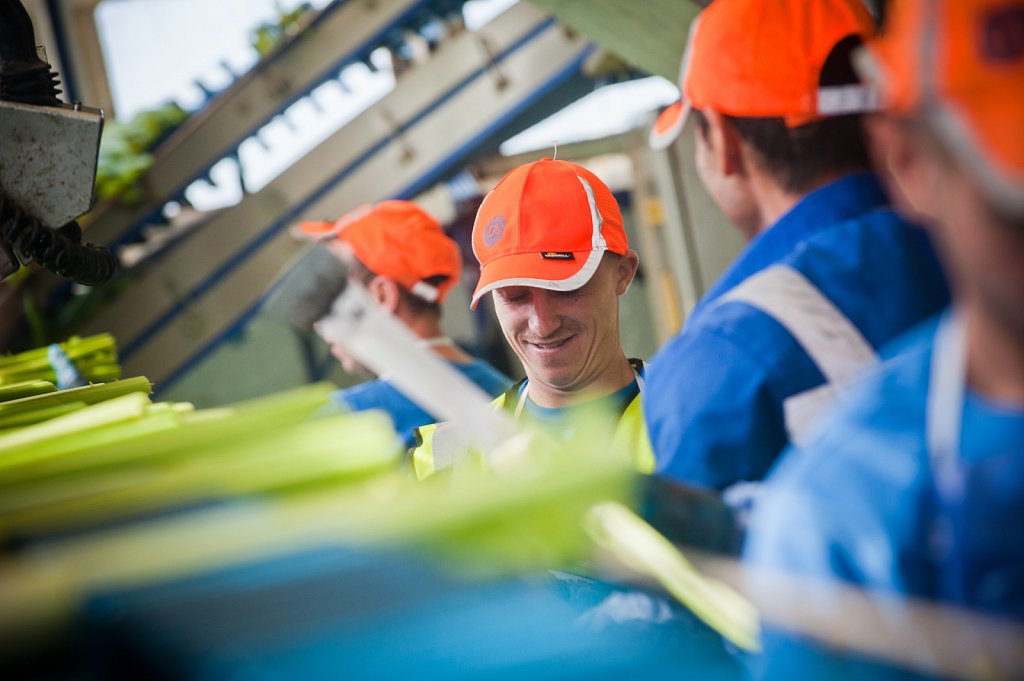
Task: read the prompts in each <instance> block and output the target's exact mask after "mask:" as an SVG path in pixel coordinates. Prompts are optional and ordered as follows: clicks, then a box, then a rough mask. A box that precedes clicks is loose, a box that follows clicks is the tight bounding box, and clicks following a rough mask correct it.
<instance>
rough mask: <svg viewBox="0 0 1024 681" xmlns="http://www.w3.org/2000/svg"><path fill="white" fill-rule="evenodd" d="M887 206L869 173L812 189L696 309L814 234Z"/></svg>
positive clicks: (746, 251) (758, 239)
mask: <svg viewBox="0 0 1024 681" xmlns="http://www.w3.org/2000/svg"><path fill="white" fill-rule="evenodd" d="M888 203H889V199H888V197H887V196H886V195H885V192H884V191H883V190H882V185H881V184H880V183H879V181H878V178H877V177H876V176H875V175H874V174H873V173H858V174H856V175H847V176H845V177H842V178H840V179H838V180H835V181H833V182H830V183H829V184H826V185H825V186H823V187H819V188H818V189H815V190H814V191H812V192H811V193H810V194H807V195H806V196H804V197H803V198H802V199H800V201H799V202H798V203H797V204H796V205H795V206H793V208H791V209H790V210H789V212H788V213H786V214H785V215H783V216H782V217H781V218H779V220H778V221H777V222H776V223H775V224H774V225H772V226H771V227H769V228H768V229H766V230H765V231H763V232H761V233H760V234H758V235H757V236H756V237H755V238H754V239H753V240H752V241H751V242H750V243H749V244H747V246H746V248H744V249H743V251H742V252H741V253H740V254H739V256H737V258H736V260H734V261H733V263H732V264H731V265H730V266H729V267H728V268H726V270H725V272H724V273H722V276H720V277H719V278H718V281H716V282H715V284H714V285H713V286H712V287H711V288H710V289H709V290H708V291H707V293H705V294H704V297H703V298H702V299H701V301H700V303H699V304H698V305H697V310H700V309H701V308H703V307H706V306H707V305H708V304H709V303H711V302H712V301H714V300H715V299H716V298H718V297H719V296H721V295H723V294H725V293H728V292H729V291H730V290H732V289H733V288H734V287H735V286H737V285H738V284H740V283H741V282H742V281H743V280H744V279H746V278H747V277H749V276H751V275H753V274H756V273H758V272H760V271H761V270H763V269H765V268H767V267H770V266H772V265H774V264H776V263H777V262H779V261H781V260H783V259H784V258H786V257H787V256H788V255H789V254H791V253H792V252H793V251H794V250H796V248H797V247H798V246H799V245H800V244H801V243H803V242H804V241H806V240H807V239H809V238H810V237H812V236H814V235H815V234H818V233H820V232H822V231H825V230H827V229H829V228H830V227H832V226H834V225H837V224H840V223H843V222H846V221H847V220H850V219H852V218H855V217H857V216H859V215H863V214H864V213H868V212H871V211H873V210H876V209H878V208H882V207H884V206H886V205H888ZM697 310H695V312H696V311H697Z"/></svg>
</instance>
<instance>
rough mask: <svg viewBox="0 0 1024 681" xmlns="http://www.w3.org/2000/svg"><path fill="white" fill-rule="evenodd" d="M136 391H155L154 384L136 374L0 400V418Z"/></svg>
mask: <svg viewBox="0 0 1024 681" xmlns="http://www.w3.org/2000/svg"><path fill="white" fill-rule="evenodd" d="M136 392H144V393H147V394H148V393H151V392H153V385H152V384H151V383H150V382H149V379H147V378H145V377H143V376H136V377H134V378H126V379H124V380H121V381H112V382H110V383H97V384H95V385H86V386H82V387H81V388H68V389H67V390H58V391H57V392H52V393H46V394H44V395H34V396H32V397H23V398H21V399H18V400H9V401H7V402H0V420H2V419H4V418H7V417H9V416H13V415H14V414H26V413H29V412H32V411H35V410H37V409H40V408H44V407H51V406H54V405H59V404H67V403H70V402H85V403H86V404H96V403H98V402H103V401H105V400H109V399H113V398H115V397H120V396H121V395H127V394H129V393H136Z"/></svg>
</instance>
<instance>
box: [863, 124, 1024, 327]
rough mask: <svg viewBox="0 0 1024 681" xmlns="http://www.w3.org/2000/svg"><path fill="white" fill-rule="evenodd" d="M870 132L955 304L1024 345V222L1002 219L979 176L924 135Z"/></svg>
mask: <svg viewBox="0 0 1024 681" xmlns="http://www.w3.org/2000/svg"><path fill="white" fill-rule="evenodd" d="M867 129H868V133H869V140H870V142H871V149H872V153H873V155H874V157H875V161H876V166H878V167H879V168H882V169H883V170H884V171H885V175H884V177H885V178H886V179H887V180H888V182H889V188H890V193H891V194H892V196H893V199H894V201H895V202H896V206H897V208H898V209H899V210H900V211H901V212H902V213H904V214H905V215H907V216H908V217H909V218H911V219H913V220H916V221H918V222H921V223H923V224H925V225H927V226H928V228H929V229H930V231H931V232H932V234H933V235H934V237H935V242H936V247H937V248H938V250H939V253H940V255H941V257H942V260H943V263H944V265H945V267H946V270H947V273H948V274H949V277H950V280H951V282H952V284H953V287H954V291H955V294H956V296H957V297H958V298H959V299H961V300H963V301H965V302H971V303H972V304H975V303H976V304H980V305H982V306H984V307H985V308H986V309H987V310H988V311H989V312H990V313H991V314H993V315H994V316H995V317H996V318H998V319H999V320H1001V322H1002V323H1004V324H1006V325H1007V327H1008V328H1013V329H1014V330H1015V332H1016V333H1018V334H1019V335H1020V336H1021V337H1022V338H1024V305H1022V304H1021V301H1022V300H1024V220H1017V221H1016V223H1014V221H1012V220H1009V219H1007V218H1003V217H1000V216H998V215H996V214H995V213H994V212H993V211H992V209H991V208H990V206H989V201H988V199H987V198H986V196H985V194H984V193H983V192H982V190H981V188H980V187H979V186H978V183H977V182H976V181H975V180H974V178H973V177H972V175H971V174H970V173H969V172H967V171H966V170H965V169H964V167H963V165H962V164H961V163H959V162H958V161H957V160H956V159H954V158H952V157H951V156H950V155H949V154H948V152H946V151H945V150H944V149H943V148H942V145H941V143H940V142H939V141H938V140H937V139H936V138H935V137H934V135H933V134H931V133H929V132H928V131H927V130H926V129H924V128H923V127H921V126H915V125H914V124H912V123H909V122H901V121H899V120H898V119H890V118H888V117H885V116H880V117H875V118H872V119H870V120H869V121H868V128H867Z"/></svg>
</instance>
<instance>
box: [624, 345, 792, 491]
mask: <svg viewBox="0 0 1024 681" xmlns="http://www.w3.org/2000/svg"><path fill="white" fill-rule="evenodd" d="M648 373H649V377H648V379H647V393H646V395H645V396H644V416H645V419H646V421H647V428H648V432H649V434H650V438H651V444H652V446H653V447H654V452H655V456H656V458H657V469H656V472H657V473H658V474H661V475H665V476H667V477H670V478H674V479H676V480H680V481H682V482H686V483H689V484H696V485H701V486H705V487H712V488H717V489H724V488H726V487H728V486H729V485H732V484H734V483H736V482H741V481H746V480H761V479H762V478H763V477H764V476H765V474H766V473H767V471H768V469H769V467H770V466H771V464H772V462H773V461H774V460H775V458H776V457H777V456H778V454H779V452H781V451H782V449H783V448H784V447H785V446H786V443H787V436H786V432H785V425H784V421H783V416H782V413H781V411H782V408H781V400H780V399H779V398H778V397H777V396H775V395H773V393H772V387H771V385H770V383H769V375H768V372H767V370H766V369H765V368H764V367H763V366H761V364H760V363H759V362H758V361H757V360H756V359H755V358H753V357H751V356H750V354H748V352H746V351H745V350H744V349H742V348H739V347H737V346H736V344H734V343H733V342H732V341H730V340H729V339H728V338H724V337H722V336H721V335H719V334H717V333H715V332H714V331H705V332H703V333H700V334H685V333H684V334H681V335H679V336H676V337H675V338H674V339H672V340H671V341H669V343H668V344H667V345H666V346H665V348H664V349H663V350H662V351H661V352H660V353H658V356H657V357H656V358H655V360H654V361H653V362H652V363H651V365H650V368H649V371H648Z"/></svg>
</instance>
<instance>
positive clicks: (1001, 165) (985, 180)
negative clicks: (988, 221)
mask: <svg viewBox="0 0 1024 681" xmlns="http://www.w3.org/2000/svg"><path fill="white" fill-rule="evenodd" d="M865 56H866V58H865V59H863V60H860V61H859V62H858V66H859V67H861V69H862V70H863V71H864V72H865V75H866V76H867V77H868V78H871V79H873V80H875V81H877V83H878V86H879V89H880V91H881V96H882V100H883V103H884V105H885V106H886V108H887V109H889V110H890V111H893V112H896V113H901V114H908V115H911V116H914V117H916V118H921V119H923V120H925V121H927V122H928V123H929V124H930V125H931V127H932V128H933V129H934V130H935V132H936V133H937V134H939V136H940V137H941V138H942V139H943V140H944V141H945V143H946V144H947V145H948V146H949V148H950V150H951V151H952V152H953V153H955V154H956V155H957V157H958V158H959V159H960V161H961V162H962V163H964V165H965V167H966V168H967V169H968V171H969V172H971V174H972V176H974V177H975V178H976V179H977V180H978V182H979V184H980V186H981V187H982V188H983V189H984V190H985V191H986V193H987V195H988V196H989V198H990V200H992V202H993V203H994V204H995V205H997V206H1000V207H1002V209H1003V210H1005V211H1006V212H1008V213H1011V214H1013V215H1024V0H955V1H953V0H934V1H932V2H927V3H926V2H923V1H921V0H905V1H901V2H896V3H894V4H893V7H892V9H891V10H890V14H889V20H888V22H887V25H886V32H885V34H884V35H883V36H882V37H881V38H880V39H878V40H876V41H873V42H871V43H869V44H868V49H867V51H866V55H865Z"/></svg>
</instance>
